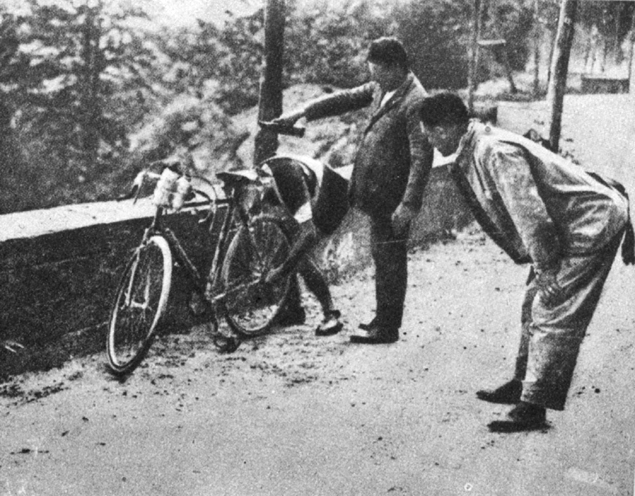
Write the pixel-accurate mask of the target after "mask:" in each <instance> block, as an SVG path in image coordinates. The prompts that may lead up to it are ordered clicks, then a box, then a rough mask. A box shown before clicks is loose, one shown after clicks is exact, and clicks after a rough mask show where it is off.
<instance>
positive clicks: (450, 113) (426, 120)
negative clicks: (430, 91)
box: [419, 91, 470, 127]
mask: <svg viewBox="0 0 635 496" xmlns="http://www.w3.org/2000/svg"><path fill="white" fill-rule="evenodd" d="M419 116H420V118H421V122H423V124H424V125H426V126H430V127H434V126H443V125H448V124H465V123H467V122H468V121H469V120H470V113H469V112H468V110H467V107H466V106H465V103H463V100H461V97H460V96H459V95H457V94H456V93H451V92H449V91H445V92H443V93H438V94H436V95H433V96H430V97H428V98H426V99H425V100H424V101H423V103H422V104H421V107H420V110H419Z"/></svg>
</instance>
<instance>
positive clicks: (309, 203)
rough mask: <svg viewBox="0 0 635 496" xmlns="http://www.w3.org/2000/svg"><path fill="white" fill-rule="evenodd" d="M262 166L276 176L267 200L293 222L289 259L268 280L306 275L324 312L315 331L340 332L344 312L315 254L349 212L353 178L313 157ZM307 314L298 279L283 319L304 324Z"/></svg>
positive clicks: (293, 282) (286, 158)
mask: <svg viewBox="0 0 635 496" xmlns="http://www.w3.org/2000/svg"><path fill="white" fill-rule="evenodd" d="M259 167H260V169H261V171H262V172H263V173H264V174H266V175H270V176H272V177H273V179H274V181H273V185H272V188H271V189H270V190H269V191H268V193H267V195H266V198H265V200H266V202H268V203H269V204H273V205H279V206H280V207H282V210H284V211H285V213H286V215H285V216H286V217H287V218H288V220H290V221H291V222H290V223H291V224H293V228H292V229H291V231H292V232H291V233H290V234H291V241H292V246H291V251H290V254H289V257H288V258H287V260H286V261H285V262H284V263H283V264H282V265H281V266H280V267H277V268H276V269H275V270H273V271H272V272H271V273H270V274H269V275H268V277H267V282H269V283H272V282H274V281H276V280H277V279H278V278H281V277H286V276H288V275H290V274H296V273H297V274H299V275H301V276H302V278H303V279H304V282H305V283H306V286H307V288H308V289H309V291H311V292H312V293H313V294H314V295H315V296H316V298H317V299H318V301H319V303H320V305H321V307H322V312H323V314H324V318H323V320H322V322H321V323H320V325H319V326H318V327H317V329H316V331H315V334H316V335H317V336H330V335H333V334H336V333H338V332H339V331H340V330H341V329H342V327H343V324H342V322H341V321H340V312H339V311H338V310H336V309H335V307H334V305H333V299H332V297H331V292H330V290H329V286H328V283H327V282H326V278H325V277H324V274H323V273H322V271H321V270H320V268H319V267H318V265H317V264H316V262H315V261H314V260H313V259H312V257H311V254H310V252H311V250H312V249H313V248H314V247H315V246H316V245H317V243H318V241H319V240H320V238H321V237H323V236H328V235H331V234H333V232H334V231H335V230H336V229H337V227H338V226H339V224H340V223H341V221H342V219H343V218H344V215H345V214H346V212H347V211H348V180H346V179H345V178H344V177H343V176H341V175H340V174H339V173H337V172H336V171H335V170H333V169H332V168H331V167H329V166H328V165H325V164H323V163H321V162H320V161H318V160H314V159H312V158H309V157H299V156H298V157H295V156H274V157H272V158H270V159H267V160H266V161H264V162H263V163H261V164H260V166H259ZM305 318H306V313H305V310H304V308H303V307H302V302H301V298H300V288H299V286H298V280H297V277H292V279H291V289H290V293H289V298H288V300H287V304H286V306H285V308H284V309H283V311H282V312H281V314H280V315H279V317H278V320H277V322H278V324H280V325H298V324H302V323H304V321H305Z"/></svg>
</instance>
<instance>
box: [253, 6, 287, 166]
mask: <svg viewBox="0 0 635 496" xmlns="http://www.w3.org/2000/svg"><path fill="white" fill-rule="evenodd" d="M284 16H285V2H284V0H266V6H265V60H264V67H263V72H262V77H261V80H260V101H259V105H258V119H259V120H263V121H269V120H271V119H274V118H276V117H278V116H279V115H280V114H281V113H282V68H283V53H284ZM255 142H256V143H255V144H256V146H255V151H254V163H255V164H259V163H260V162H262V161H263V160H265V159H267V158H269V157H271V156H272V155H274V154H275V153H276V150H277V149H278V135H277V134H275V133H272V132H271V131H265V130H263V129H260V130H259V131H258V133H257V134H256V140H255Z"/></svg>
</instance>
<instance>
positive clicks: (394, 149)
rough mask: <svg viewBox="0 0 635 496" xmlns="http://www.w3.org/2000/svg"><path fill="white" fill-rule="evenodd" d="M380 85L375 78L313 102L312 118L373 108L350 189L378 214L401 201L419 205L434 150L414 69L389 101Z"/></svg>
mask: <svg viewBox="0 0 635 496" xmlns="http://www.w3.org/2000/svg"><path fill="white" fill-rule="evenodd" d="M384 94H385V92H383V91H382V90H381V88H380V86H379V85H378V84H377V83H375V82H370V83H367V84H364V85H362V86H358V87H357V88H353V89H351V90H346V91H341V92H338V93H335V94H333V95H328V96H326V97H324V98H320V99H318V100H316V101H313V102H310V103H309V104H308V105H307V106H306V108H305V115H306V117H307V119H308V120H315V119H319V118H322V117H327V116H332V115H339V114H343V113H345V112H349V111H351V110H357V109H361V108H363V107H368V106H370V107H371V112H372V114H371V117H370V120H369V122H368V124H367V125H366V128H365V129H364V132H363V134H362V136H361V138H360V143H359V145H358V149H357V155H356V157H355V164H354V167H353V173H352V177H351V184H350V188H349V198H350V202H351V204H352V205H355V206H356V207H357V208H359V209H360V210H362V211H364V212H366V213H368V214H370V215H373V216H382V215H390V214H391V213H392V212H393V211H394V210H395V209H396V208H397V206H398V205H399V204H400V203H403V204H404V205H407V206H410V207H412V208H413V209H414V210H419V209H420V208H421V204H422V201H423V190H424V188H425V185H426V183H427V180H428V176H429V174H430V169H431V167H432V159H433V149H432V147H431V146H430V144H429V143H428V140H427V138H426V136H425V134H424V132H423V128H422V126H421V122H420V118H419V106H420V105H421V102H422V101H423V100H424V98H425V97H426V92H425V90H424V89H423V86H421V83H420V82H419V81H418V79H417V78H416V77H415V76H414V75H413V74H412V73H408V75H407V77H406V80H405V81H404V82H403V83H402V84H401V86H400V87H399V88H397V90H396V91H395V94H394V95H393V96H392V97H391V98H390V99H389V100H388V102H386V103H385V104H384V105H383V106H382V105H381V100H382V98H383V96H384Z"/></svg>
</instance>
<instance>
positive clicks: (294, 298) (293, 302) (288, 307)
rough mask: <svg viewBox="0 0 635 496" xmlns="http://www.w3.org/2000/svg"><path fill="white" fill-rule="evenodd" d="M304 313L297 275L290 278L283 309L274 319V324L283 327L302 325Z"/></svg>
mask: <svg viewBox="0 0 635 496" xmlns="http://www.w3.org/2000/svg"><path fill="white" fill-rule="evenodd" d="M305 320H306V312H305V310H304V308H303V307H302V292H301V291H300V282H299V281H298V276H297V274H293V275H292V276H291V280H290V285H289V293H288V294H287V301H286V303H285V305H284V308H283V309H282V310H281V311H280V313H279V314H278V317H276V324H278V325H281V326H283V327H286V326H292V325H300V324H304V322H305Z"/></svg>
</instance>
